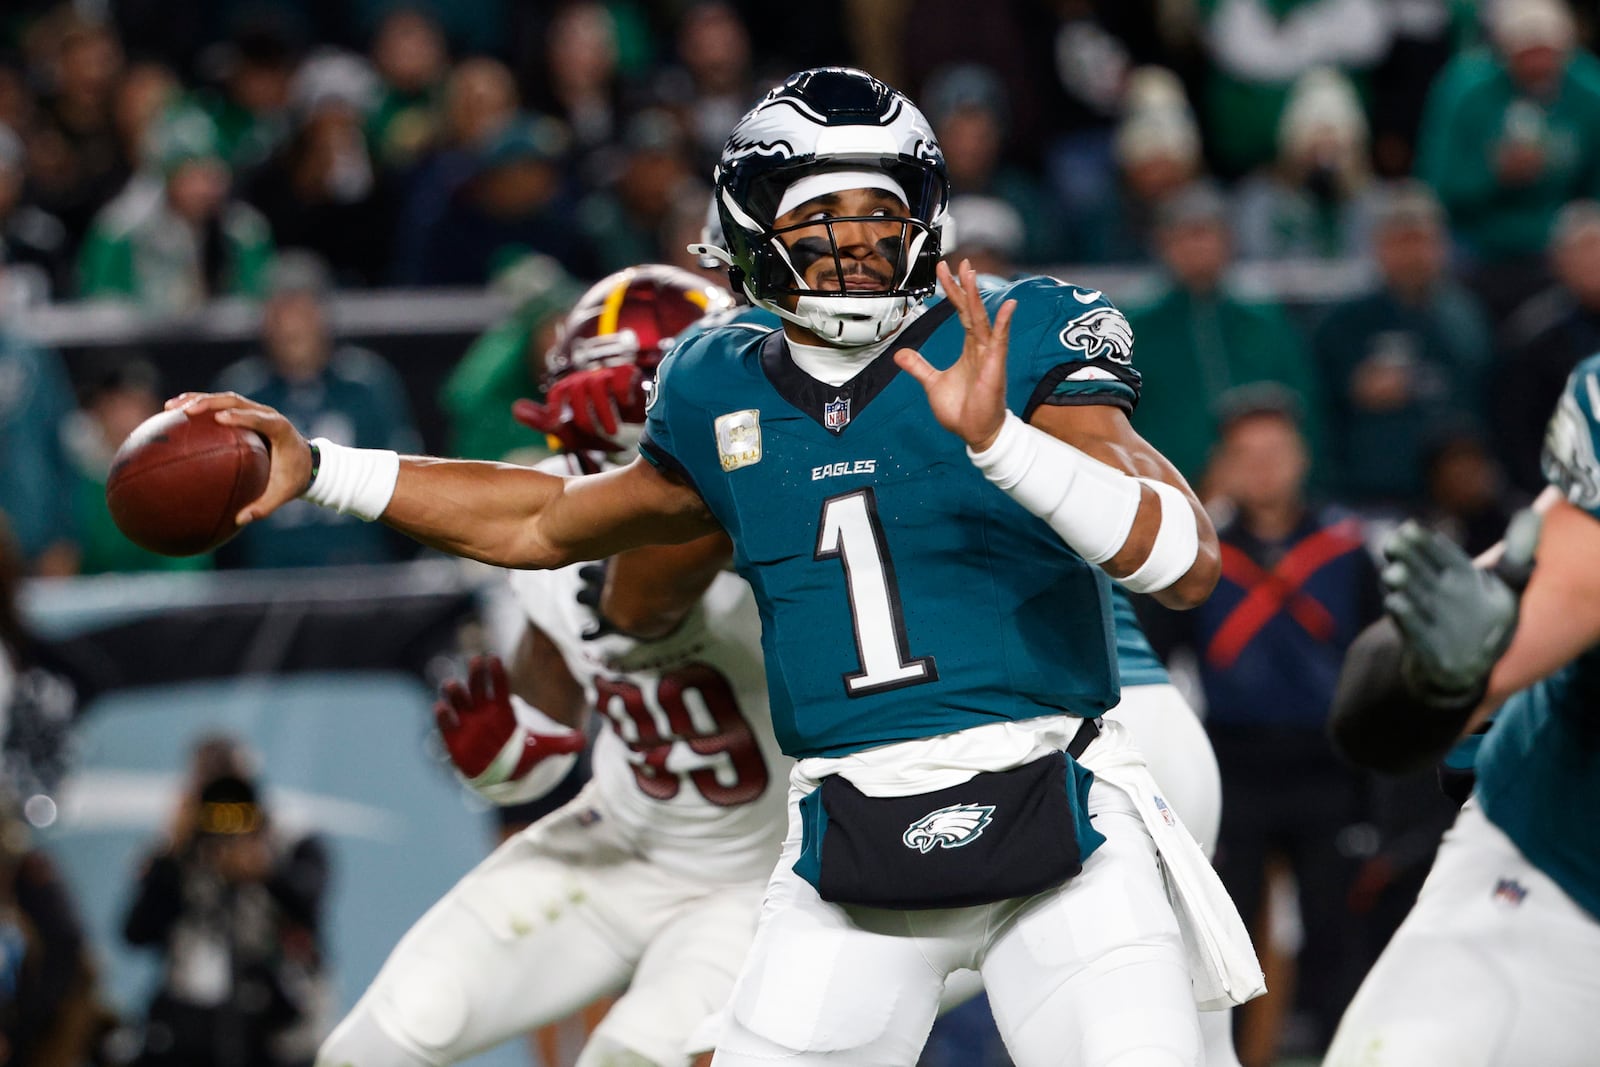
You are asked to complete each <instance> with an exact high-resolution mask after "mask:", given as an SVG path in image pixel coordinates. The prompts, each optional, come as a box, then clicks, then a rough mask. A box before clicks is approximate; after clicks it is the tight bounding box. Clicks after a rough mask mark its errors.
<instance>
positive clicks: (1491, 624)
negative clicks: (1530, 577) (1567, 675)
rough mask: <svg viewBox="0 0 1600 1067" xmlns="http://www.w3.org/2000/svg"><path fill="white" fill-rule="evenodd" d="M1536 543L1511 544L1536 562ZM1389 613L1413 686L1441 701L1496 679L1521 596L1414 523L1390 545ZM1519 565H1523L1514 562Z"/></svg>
mask: <svg viewBox="0 0 1600 1067" xmlns="http://www.w3.org/2000/svg"><path fill="white" fill-rule="evenodd" d="M1534 543H1536V542H1534V541H1532V540H1529V539H1524V540H1523V541H1522V543H1520V544H1518V545H1515V546H1512V545H1508V556H1509V555H1510V554H1512V553H1515V554H1517V555H1519V556H1521V555H1526V556H1527V557H1528V558H1529V559H1531V557H1532V551H1533V545H1534ZM1383 554H1384V556H1385V557H1386V558H1387V559H1388V560H1389V564H1388V566H1387V567H1385V568H1384V571H1383V584H1384V586H1385V588H1386V590H1387V595H1386V596H1385V598H1384V602H1383V603H1384V608H1385V609H1386V610H1387V611H1388V612H1389V614H1390V615H1391V616H1392V617H1393V618H1394V620H1395V623H1396V625H1398V626H1399V627H1400V630H1401V632H1402V633H1403V634H1404V635H1405V638H1406V650H1407V668H1408V670H1409V671H1410V673H1411V675H1412V677H1413V678H1414V680H1415V681H1416V682H1418V683H1420V684H1421V685H1422V686H1423V687H1424V688H1426V689H1428V690H1429V691H1431V692H1432V693H1434V694H1437V695H1439V696H1441V697H1450V696H1462V695H1466V694H1470V693H1471V692H1472V691H1473V690H1474V689H1476V688H1477V687H1478V686H1479V685H1481V684H1482V683H1483V681H1484V679H1486V678H1487V677H1488V676H1489V672H1490V670H1491V669H1493V667H1494V664H1495V661H1496V660H1498V659H1499V658H1500V655H1501V653H1503V652H1504V651H1505V650H1506V646H1507V645H1509V644H1510V643H1511V636H1512V634H1513V632H1514V631H1515V630H1516V625H1517V595H1516V593H1515V592H1513V591H1512V589H1511V588H1510V587H1509V586H1508V585H1507V584H1506V583H1505V582H1504V581H1502V580H1501V579H1500V577H1499V576H1498V575H1496V574H1494V573H1492V572H1490V571H1487V570H1484V569H1482V568H1479V567H1477V566H1475V565H1474V564H1473V562H1472V560H1471V559H1470V558H1469V557H1468V556H1467V554H1466V553H1465V552H1463V551H1462V550H1461V549H1460V548H1459V547H1457V546H1456V545H1455V544H1454V543H1453V542H1451V541H1449V540H1447V539H1446V538H1444V537H1442V536H1440V535H1439V534H1437V533H1434V532H1433V531H1431V530H1428V529H1425V528H1424V527H1422V526H1421V525H1420V524H1418V523H1416V522H1415V521H1411V522H1407V523H1405V524H1404V525H1402V526H1401V527H1400V529H1399V530H1397V531H1395V533H1394V535H1393V536H1391V537H1390V538H1389V540H1388V541H1387V542H1386V543H1385V544H1384V546H1383ZM1506 562H1509V563H1511V564H1513V565H1515V564H1519V563H1520V564H1525V563H1526V562H1527V561H1526V560H1523V559H1518V560H1508V561H1506Z"/></svg>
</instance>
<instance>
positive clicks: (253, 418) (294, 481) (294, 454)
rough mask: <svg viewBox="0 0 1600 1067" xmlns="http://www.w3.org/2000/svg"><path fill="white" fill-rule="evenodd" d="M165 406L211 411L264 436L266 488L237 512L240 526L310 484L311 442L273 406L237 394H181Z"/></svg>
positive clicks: (223, 420) (193, 411)
mask: <svg viewBox="0 0 1600 1067" xmlns="http://www.w3.org/2000/svg"><path fill="white" fill-rule="evenodd" d="M166 408H167V410H169V411H170V410H171V409H173V408H182V409H183V410H184V411H185V412H186V413H188V414H190V415H197V414H199V413H200V412H202V411H214V412H216V413H217V414H216V420H217V421H218V422H219V423H222V424H223V425H225V426H243V427H244V428H246V429H249V430H254V431H255V432H256V433H258V434H260V435H261V436H262V437H265V438H266V439H267V445H268V447H269V448H270V449H271V453H272V466H271V469H270V470H269V472H268V474H267V487H266V489H265V490H263V491H262V493H261V495H260V496H259V497H257V498H256V499H255V500H253V501H252V502H251V503H250V504H248V505H247V506H246V507H245V508H244V509H243V510H242V511H240V512H239V514H238V517H237V518H236V520H235V521H236V522H238V524H239V525H240V526H243V525H245V524H246V523H248V522H254V521H255V520H256V519H261V518H265V517H266V516H268V515H271V514H272V513H273V512H274V511H277V510H278V509H279V508H281V507H283V505H285V504H287V503H288V502H289V501H291V500H294V499H295V498H296V497H298V496H299V495H300V494H301V493H304V492H305V491H306V487H307V486H309V485H310V484H311V444H310V442H308V441H307V440H306V439H305V438H304V437H302V436H301V435H300V431H299V430H296V429H295V428H294V425H293V424H292V423H291V422H290V421H289V420H288V419H286V418H285V417H284V416H283V415H282V414H281V413H279V412H278V411H276V410H275V409H273V408H269V407H268V406H267V405H265V404H258V403H256V402H255V401H254V400H250V399H248V398H247V397H242V396H240V395H239V394H238V393H181V394H179V395H178V396H175V397H173V398H172V399H171V400H168V401H167V403H166Z"/></svg>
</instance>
